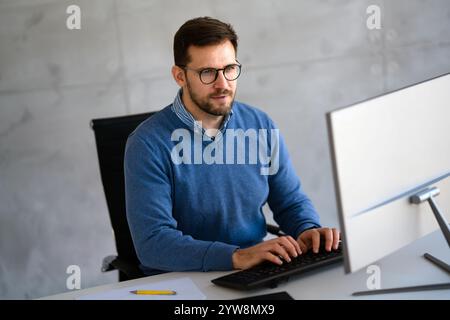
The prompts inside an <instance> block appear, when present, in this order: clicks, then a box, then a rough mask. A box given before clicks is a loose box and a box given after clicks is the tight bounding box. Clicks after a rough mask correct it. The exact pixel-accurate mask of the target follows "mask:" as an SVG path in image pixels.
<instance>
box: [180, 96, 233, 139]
mask: <svg viewBox="0 0 450 320" xmlns="http://www.w3.org/2000/svg"><path fill="white" fill-rule="evenodd" d="M182 93H183V90H182V89H180V90H178V93H177V95H176V96H175V99H174V100H173V103H172V111H173V112H174V113H175V114H176V115H177V117H178V118H179V119H180V120H181V121H182V122H183V123H184V124H186V125H187V126H188V127H189V128H192V129H193V130H194V131H195V132H199V133H200V132H201V133H202V135H204V134H205V129H204V128H203V127H201V126H200V124H199V123H198V122H197V121H195V119H194V117H193V116H192V114H191V113H190V112H189V111H188V110H187V109H186V107H185V106H184V104H183V100H182V99H181V95H182ZM233 103H234V102H233ZM232 115H233V109H231V110H230V112H229V113H228V114H227V115H226V117H225V119H224V121H222V124H221V126H220V129H219V131H220V132H221V133H223V132H224V131H225V129H226V127H227V125H228V122H229V121H230V118H231V116H232Z"/></svg>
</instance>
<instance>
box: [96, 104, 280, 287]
mask: <svg viewBox="0 0 450 320" xmlns="http://www.w3.org/2000/svg"><path fill="white" fill-rule="evenodd" d="M153 114H155V112H148V113H141V114H136V115H128V116H121V117H113V118H103V119H93V120H92V121H91V127H92V129H93V130H94V134H95V142H96V145H97V155H98V161H99V166H100V176H101V179H102V184H103V189H104V191H105V197H106V203H107V206H108V211H109V217H110V220H111V225H112V228H113V231H114V238H115V242H116V249H117V256H116V255H111V256H107V257H105V258H104V259H103V263H102V271H103V272H106V271H110V270H119V281H125V280H131V279H136V278H140V277H143V276H145V275H144V274H143V273H142V271H141V270H140V269H139V260H138V258H137V255H136V250H135V248H134V244H133V240H132V239H131V233H130V229H129V226H128V221H127V217H126V211H125V179H124V168H123V164H124V154H125V145H126V142H127V139H128V136H129V135H130V133H131V132H133V130H134V129H135V128H136V127H137V126H138V125H139V124H140V123H141V122H142V121H144V120H145V119H147V118H149V117H151V116H152V115H153ZM267 231H268V232H270V233H272V234H275V235H281V234H282V233H281V232H280V229H279V228H278V227H277V226H274V225H267Z"/></svg>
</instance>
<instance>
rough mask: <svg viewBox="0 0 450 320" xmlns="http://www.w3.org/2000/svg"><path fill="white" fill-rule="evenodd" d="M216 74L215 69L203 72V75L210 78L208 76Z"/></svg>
mask: <svg viewBox="0 0 450 320" xmlns="http://www.w3.org/2000/svg"><path fill="white" fill-rule="evenodd" d="M215 72H216V70H214V69H204V70H202V75H204V76H206V77H208V76H212V75H214V73H215Z"/></svg>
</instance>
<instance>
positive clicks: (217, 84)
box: [214, 70, 230, 88]
mask: <svg viewBox="0 0 450 320" xmlns="http://www.w3.org/2000/svg"><path fill="white" fill-rule="evenodd" d="M229 87H230V85H229V83H228V80H227V79H225V76H224V75H223V71H222V70H221V71H219V72H218V74H217V79H216V81H214V88H229Z"/></svg>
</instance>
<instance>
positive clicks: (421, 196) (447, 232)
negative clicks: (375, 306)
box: [353, 187, 450, 296]
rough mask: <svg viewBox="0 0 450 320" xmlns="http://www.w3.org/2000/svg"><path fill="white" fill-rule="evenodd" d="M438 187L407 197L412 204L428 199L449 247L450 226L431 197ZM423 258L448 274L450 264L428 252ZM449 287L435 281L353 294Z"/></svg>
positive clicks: (437, 192) (449, 285) (437, 190)
mask: <svg viewBox="0 0 450 320" xmlns="http://www.w3.org/2000/svg"><path fill="white" fill-rule="evenodd" d="M439 192H440V191H439V189H438V188H436V187H432V188H427V189H425V190H422V191H420V192H418V193H416V194H414V195H412V196H411V197H410V198H409V201H410V202H411V203H413V204H420V203H422V202H425V201H428V203H429V204H430V206H431V210H432V211H433V214H434V216H435V218H436V220H437V222H438V224H439V227H440V228H441V231H442V233H443V234H444V238H445V240H447V243H448V245H449V247H450V228H449V225H448V222H447V220H446V219H445V217H444V215H443V214H442V213H441V212H440V211H439V208H438V206H437V204H436V202H435V201H434V199H433V197H434V196H437V195H439ZM423 256H424V258H425V259H427V260H428V261H430V262H432V263H433V264H435V265H436V266H438V267H439V268H441V269H443V270H444V271H446V272H447V273H449V274H450V265H448V264H447V263H445V262H444V261H442V260H440V259H438V258H436V257H434V256H433V255H431V254H429V253H425V254H424V255H423ZM445 289H450V282H447V283H435V284H427V285H422V286H411V287H400V288H388V289H375V290H368V291H358V292H354V293H353V295H354V296H363V295H374V294H386V293H399V292H412V291H425V290H445Z"/></svg>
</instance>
